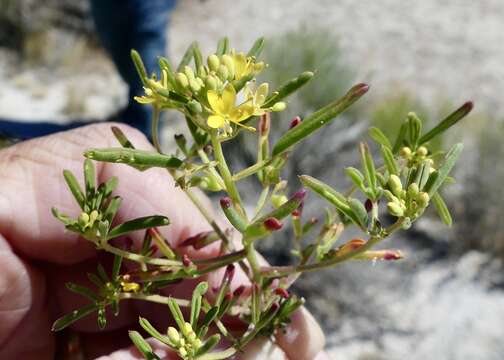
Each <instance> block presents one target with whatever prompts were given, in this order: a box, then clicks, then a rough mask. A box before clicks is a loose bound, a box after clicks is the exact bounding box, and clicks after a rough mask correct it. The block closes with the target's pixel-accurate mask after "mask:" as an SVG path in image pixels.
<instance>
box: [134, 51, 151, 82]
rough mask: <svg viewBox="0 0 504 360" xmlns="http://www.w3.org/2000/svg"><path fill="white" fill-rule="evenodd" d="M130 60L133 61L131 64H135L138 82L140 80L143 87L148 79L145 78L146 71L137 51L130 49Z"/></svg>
mask: <svg viewBox="0 0 504 360" xmlns="http://www.w3.org/2000/svg"><path fill="white" fill-rule="evenodd" d="M130 54H131V59H132V60H133V63H134V64H135V68H136V71H137V72H138V76H140V80H142V83H143V84H144V85H145V80H146V79H147V78H148V76H147V71H146V70H145V65H144V63H143V61H142V58H141V56H140V54H139V53H138V51H136V50H134V49H131V53H130Z"/></svg>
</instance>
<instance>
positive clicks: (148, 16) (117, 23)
mask: <svg viewBox="0 0 504 360" xmlns="http://www.w3.org/2000/svg"><path fill="white" fill-rule="evenodd" d="M175 4H176V0H91V14H92V16H93V19H94V23H95V27H96V30H97V32H98V35H99V37H100V40H101V42H102V44H103V46H104V47H105V49H106V50H107V51H108V52H109V54H110V56H111V58H112V60H113V61H114V64H115V66H116V68H117V70H118V72H119V74H120V75H121V77H122V78H123V80H124V81H125V82H126V84H127V85H128V87H129V102H128V106H127V107H126V109H125V110H124V111H123V112H122V113H121V114H120V116H119V121H122V122H125V123H127V124H129V125H131V126H134V127H136V128H137V129H139V130H140V131H142V132H144V133H145V134H146V135H147V136H148V137H149V138H150V135H151V134H150V122H151V112H152V110H151V108H150V107H149V106H148V105H140V104H138V103H136V101H135V100H133V96H136V95H141V94H142V93H143V88H142V83H141V81H140V79H139V77H138V74H137V72H136V70H135V66H134V65H133V62H132V61H131V57H130V50H131V49H135V50H137V51H138V52H139V53H140V55H141V56H142V59H143V61H144V63H145V67H146V68H147V71H148V73H152V72H155V71H156V69H157V57H158V56H160V55H164V54H165V52H166V45H167V44H166V31H167V28H168V15H169V12H170V11H171V10H172V9H173V8H174V7H175ZM85 124H87V122H81V121H74V122H71V123H69V124H65V125H59V124H53V123H51V122H32V123H26V122H23V123H20V122H16V121H6V120H0V133H5V134H7V135H10V136H14V137H16V138H19V139H28V138H33V137H37V136H43V135H47V134H51V133H54V132H58V131H63V130H68V129H72V128H75V127H78V126H81V125H85Z"/></svg>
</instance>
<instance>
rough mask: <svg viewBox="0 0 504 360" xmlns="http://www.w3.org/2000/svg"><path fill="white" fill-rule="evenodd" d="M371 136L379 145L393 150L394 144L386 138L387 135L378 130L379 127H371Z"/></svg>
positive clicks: (369, 131)
mask: <svg viewBox="0 0 504 360" xmlns="http://www.w3.org/2000/svg"><path fill="white" fill-rule="evenodd" d="M368 133H369V136H370V137H371V139H373V140H374V141H376V142H377V143H378V144H380V145H383V146H385V147H387V148H389V149H392V144H391V143H390V140H389V139H388V138H387V136H385V134H384V133H383V132H382V131H381V130H380V129H378V128H377V127H374V126H373V127H370V128H369V130H368Z"/></svg>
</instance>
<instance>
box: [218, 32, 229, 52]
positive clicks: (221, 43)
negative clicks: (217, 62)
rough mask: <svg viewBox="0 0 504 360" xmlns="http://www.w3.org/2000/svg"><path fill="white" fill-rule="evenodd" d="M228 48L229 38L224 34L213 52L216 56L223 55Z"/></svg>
mask: <svg viewBox="0 0 504 360" xmlns="http://www.w3.org/2000/svg"><path fill="white" fill-rule="evenodd" d="M228 48H229V39H228V38H227V37H226V36H225V37H223V38H222V39H220V40H219V42H218V43H217V51H216V52H215V54H216V55H217V56H221V55H224V54H226V53H227V52H228Z"/></svg>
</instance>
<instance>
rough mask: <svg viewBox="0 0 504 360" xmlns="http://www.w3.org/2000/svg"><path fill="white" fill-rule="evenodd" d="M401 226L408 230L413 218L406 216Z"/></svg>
mask: <svg viewBox="0 0 504 360" xmlns="http://www.w3.org/2000/svg"><path fill="white" fill-rule="evenodd" d="M401 227H402V229H403V230H408V229H409V228H410V227H411V219H410V218H409V217H405V218H404V221H403V223H402V225H401Z"/></svg>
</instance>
